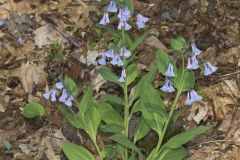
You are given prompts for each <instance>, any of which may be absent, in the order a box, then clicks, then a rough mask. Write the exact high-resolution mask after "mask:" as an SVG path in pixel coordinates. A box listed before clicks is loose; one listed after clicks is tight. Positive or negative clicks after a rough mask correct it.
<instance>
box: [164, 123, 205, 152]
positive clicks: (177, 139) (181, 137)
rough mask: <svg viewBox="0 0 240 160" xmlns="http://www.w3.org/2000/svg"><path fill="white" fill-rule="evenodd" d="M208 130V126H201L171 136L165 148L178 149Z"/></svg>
mask: <svg viewBox="0 0 240 160" xmlns="http://www.w3.org/2000/svg"><path fill="white" fill-rule="evenodd" d="M206 131H207V127H205V126H199V127H197V128H194V129H192V130H189V131H186V132H183V133H180V134H178V135H176V136H174V137H172V138H170V139H169V140H168V141H167V142H166V143H165V144H164V145H163V148H171V149H177V148H179V147H181V146H182V145H183V144H185V143H187V142H189V141H191V140H192V139H193V138H194V137H195V136H197V135H199V134H202V133H204V132H206Z"/></svg>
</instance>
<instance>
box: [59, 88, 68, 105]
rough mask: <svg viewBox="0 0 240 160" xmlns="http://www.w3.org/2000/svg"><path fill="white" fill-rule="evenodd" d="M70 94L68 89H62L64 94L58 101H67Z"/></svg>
mask: <svg viewBox="0 0 240 160" xmlns="http://www.w3.org/2000/svg"><path fill="white" fill-rule="evenodd" d="M68 96H69V94H68V92H67V89H66V88H64V89H63V90H62V95H61V97H59V99H58V101H59V102H65V101H66V99H67V98H68Z"/></svg>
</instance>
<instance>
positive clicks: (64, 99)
mask: <svg viewBox="0 0 240 160" xmlns="http://www.w3.org/2000/svg"><path fill="white" fill-rule="evenodd" d="M58 90H60V91H62V95H61V96H60V97H59V98H58V101H59V102H61V103H64V104H65V105H66V106H68V107H72V105H73V103H72V100H73V96H72V95H71V94H70V93H69V92H68V91H67V89H66V87H65V86H64V84H63V82H62V81H59V82H57V83H56V84H55V88H52V89H51V90H50V91H49V92H46V93H44V94H43V97H44V98H45V99H46V100H50V101H52V102H56V101H57V94H58Z"/></svg>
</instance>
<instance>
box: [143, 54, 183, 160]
mask: <svg viewBox="0 0 240 160" xmlns="http://www.w3.org/2000/svg"><path fill="white" fill-rule="evenodd" d="M181 58H182V74H181V82H180V88H179V89H178V91H177V94H176V98H175V99H174V101H173V104H172V106H171V110H170V112H169V116H168V119H167V121H166V123H165V125H164V127H163V130H162V133H161V134H160V137H159V140H158V143H157V146H156V148H155V149H154V150H153V151H152V152H151V153H150V154H149V156H148V157H147V159H146V160H155V158H156V157H157V156H158V154H159V152H160V147H161V145H162V142H163V139H164V137H165V134H166V131H167V128H168V125H169V123H170V121H171V119H172V115H173V112H174V110H175V109H176V106H177V102H178V100H179V97H180V95H181V93H182V85H183V79H184V73H185V68H184V55H183V53H182V54H181Z"/></svg>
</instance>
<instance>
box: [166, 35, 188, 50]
mask: <svg viewBox="0 0 240 160" xmlns="http://www.w3.org/2000/svg"><path fill="white" fill-rule="evenodd" d="M170 44H171V48H172V49H173V50H174V51H177V52H185V51H186V49H187V42H186V40H185V39H184V38H183V37H177V38H176V39H171V41H170Z"/></svg>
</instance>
